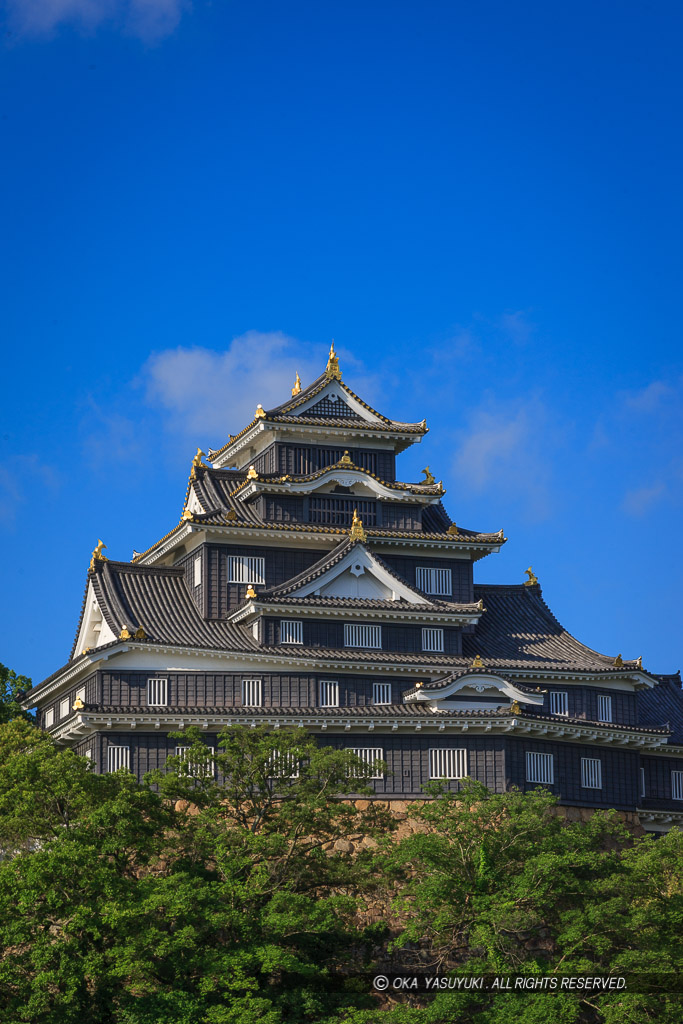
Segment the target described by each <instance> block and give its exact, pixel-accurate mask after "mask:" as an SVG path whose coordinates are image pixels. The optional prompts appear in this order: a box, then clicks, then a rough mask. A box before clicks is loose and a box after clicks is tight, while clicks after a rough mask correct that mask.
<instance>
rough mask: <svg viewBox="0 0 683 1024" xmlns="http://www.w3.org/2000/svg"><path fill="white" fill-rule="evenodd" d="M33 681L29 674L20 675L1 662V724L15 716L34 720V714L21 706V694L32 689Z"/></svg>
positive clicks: (30, 720) (25, 719)
mask: <svg viewBox="0 0 683 1024" xmlns="http://www.w3.org/2000/svg"><path fill="white" fill-rule="evenodd" d="M32 685H33V683H32V682H31V680H30V679H29V678H28V676H18V675H17V674H16V672H14V671H13V670H12V669H11V668H7V666H6V665H3V664H2V662H0V724H1V723H2V722H11V721H12V720H13V719H15V718H22V719H24V721H29V722H32V721H33V716H32V715H30V714H29V713H28V712H27V711H24V709H23V708H22V707H21V705H20V703H19V699H20V696H21V695H23V694H24V693H25V692H26V691H27V690H30V689H31V687H32Z"/></svg>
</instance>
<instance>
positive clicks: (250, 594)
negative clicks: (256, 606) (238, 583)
mask: <svg viewBox="0 0 683 1024" xmlns="http://www.w3.org/2000/svg"><path fill="white" fill-rule="evenodd" d="M246 596H247V597H252V598H253V597H256V591H255V590H254V588H253V587H252V585H251V583H250V584H249V586H248V587H247V593H246Z"/></svg>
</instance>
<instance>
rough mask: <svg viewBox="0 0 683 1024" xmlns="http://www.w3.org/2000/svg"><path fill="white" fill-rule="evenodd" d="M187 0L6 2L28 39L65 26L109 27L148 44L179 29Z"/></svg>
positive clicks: (83, 28) (41, 0)
mask: <svg viewBox="0 0 683 1024" xmlns="http://www.w3.org/2000/svg"><path fill="white" fill-rule="evenodd" d="M185 6H186V2H185V0H7V9H8V11H9V14H10V20H11V22H12V24H13V25H14V27H15V28H16V29H17V31H19V32H21V33H22V34H25V35H46V34H50V33H52V32H53V31H54V30H55V29H56V28H57V27H58V26H60V25H63V24H75V25H77V26H78V27H79V28H81V29H82V30H85V31H87V32H92V31H94V30H95V29H97V28H98V27H99V26H100V25H103V24H106V23H109V24H111V25H113V26H114V27H117V28H121V29H122V30H123V31H124V32H126V33H128V34H130V35H134V36H137V37H138V38H140V39H143V40H145V41H146V42H154V41H155V40H157V39H161V38H163V37H164V36H167V35H169V34H170V33H171V32H173V31H174V29H175V28H176V27H177V26H178V23H179V21H180V17H181V14H182V11H183V9H184V8H185Z"/></svg>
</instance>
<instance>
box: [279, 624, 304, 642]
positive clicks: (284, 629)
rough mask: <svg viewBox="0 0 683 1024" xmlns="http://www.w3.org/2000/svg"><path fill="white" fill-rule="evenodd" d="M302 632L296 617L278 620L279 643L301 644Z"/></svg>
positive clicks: (302, 640) (302, 639)
mask: <svg viewBox="0 0 683 1024" xmlns="http://www.w3.org/2000/svg"><path fill="white" fill-rule="evenodd" d="M303 642H304V633H303V627H302V624H301V622H299V621H298V620H296V619H281V620H280V643H281V644H302V643H303Z"/></svg>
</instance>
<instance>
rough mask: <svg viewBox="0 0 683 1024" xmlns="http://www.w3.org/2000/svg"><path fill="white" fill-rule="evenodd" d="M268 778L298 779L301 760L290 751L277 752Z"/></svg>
mask: <svg viewBox="0 0 683 1024" xmlns="http://www.w3.org/2000/svg"><path fill="white" fill-rule="evenodd" d="M268 777H269V778H270V779H298V778H299V758H298V757H297V756H296V754H292V753H290V752H289V751H277V752H276V753H274V754H273V756H272V757H271V759H270V764H269V767H268Z"/></svg>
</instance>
